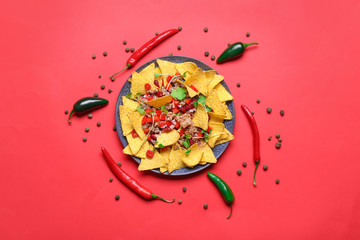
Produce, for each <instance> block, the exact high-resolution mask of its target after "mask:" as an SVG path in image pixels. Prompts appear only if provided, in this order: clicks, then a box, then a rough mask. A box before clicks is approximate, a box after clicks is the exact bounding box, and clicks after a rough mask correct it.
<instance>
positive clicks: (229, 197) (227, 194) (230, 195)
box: [207, 172, 235, 219]
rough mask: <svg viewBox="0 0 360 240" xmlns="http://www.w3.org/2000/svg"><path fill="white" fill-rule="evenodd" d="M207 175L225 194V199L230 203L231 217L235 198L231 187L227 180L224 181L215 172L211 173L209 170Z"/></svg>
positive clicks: (222, 193)
mask: <svg viewBox="0 0 360 240" xmlns="http://www.w3.org/2000/svg"><path fill="white" fill-rule="evenodd" d="M207 175H208V177H209V178H210V180H211V181H212V182H213V183H214V184H215V185H216V187H217V188H218V189H219V191H220V193H221V195H222V196H223V198H224V200H225V203H226V204H228V205H230V214H229V216H228V217H227V218H228V219H229V218H230V216H231V213H232V203H233V202H234V200H235V197H234V194H233V192H232V191H231V189H230V187H229V186H228V185H227V184H226V182H224V180H222V179H221V178H219V177H218V176H216V175H215V174H213V173H210V172H208V173H207Z"/></svg>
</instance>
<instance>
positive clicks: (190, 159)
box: [182, 143, 204, 168]
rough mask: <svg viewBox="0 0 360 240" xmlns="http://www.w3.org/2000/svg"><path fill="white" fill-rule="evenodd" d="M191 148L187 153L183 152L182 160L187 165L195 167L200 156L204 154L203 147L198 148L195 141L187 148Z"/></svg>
mask: <svg viewBox="0 0 360 240" xmlns="http://www.w3.org/2000/svg"><path fill="white" fill-rule="evenodd" d="M188 149H190V150H191V152H190V153H189V154H185V156H184V157H183V159H182V160H183V162H184V164H185V165H186V166H187V167H191V168H193V167H195V166H196V165H198V163H199V162H200V159H201V157H202V156H203V154H204V151H203V150H204V148H199V146H198V144H197V143H195V144H193V145H191V146H190V148H188Z"/></svg>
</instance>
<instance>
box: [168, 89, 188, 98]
mask: <svg viewBox="0 0 360 240" xmlns="http://www.w3.org/2000/svg"><path fill="white" fill-rule="evenodd" d="M186 92H187V90H186V88H182V87H177V88H175V89H174V90H173V91H172V92H171V96H172V97H173V98H176V99H178V100H180V101H182V100H184V99H185V97H186Z"/></svg>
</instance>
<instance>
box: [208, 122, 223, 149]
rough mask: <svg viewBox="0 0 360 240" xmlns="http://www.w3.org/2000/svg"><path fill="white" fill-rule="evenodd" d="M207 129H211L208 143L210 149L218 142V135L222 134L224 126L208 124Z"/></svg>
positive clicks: (214, 123)
mask: <svg viewBox="0 0 360 240" xmlns="http://www.w3.org/2000/svg"><path fill="white" fill-rule="evenodd" d="M209 127H210V128H211V129H212V131H211V133H210V135H209V141H208V144H209V146H210V147H211V148H213V147H214V146H215V142H216V141H217V140H218V138H219V137H220V135H221V134H222V133H224V128H225V126H224V124H222V123H216V122H211V121H210V122H209Z"/></svg>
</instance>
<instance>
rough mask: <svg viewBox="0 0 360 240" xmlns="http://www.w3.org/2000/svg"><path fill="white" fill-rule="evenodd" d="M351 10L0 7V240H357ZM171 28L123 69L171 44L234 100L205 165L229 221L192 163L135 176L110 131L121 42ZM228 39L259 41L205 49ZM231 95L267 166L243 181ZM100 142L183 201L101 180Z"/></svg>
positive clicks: (242, 152)
mask: <svg viewBox="0 0 360 240" xmlns="http://www.w3.org/2000/svg"><path fill="white" fill-rule="evenodd" d="M4 5H5V6H4ZM359 10H360V3H359V1H355V0H348V1H329V0H327V1H304V0H298V1H267V0H259V1H249V0H248V1H235V0H234V1H218V2H215V1H212V2H210V1H194V0H191V1H188V0H184V1H174V2H172V1H163V0H153V1H137V2H132V1H68V0H66V1H7V2H6V3H3V6H2V7H1V9H0V13H1V14H0V20H1V29H2V37H1V56H0V61H1V63H0V64H1V69H2V71H1V72H2V76H1V83H2V84H1V85H2V87H1V90H2V91H1V94H2V96H1V99H2V100H1V103H0V104H1V112H2V113H1V116H2V121H1V124H0V132H1V138H0V146H1V159H2V160H1V163H0V182H1V184H0V193H1V197H0V238H1V239H50V238H51V239H139V238H140V237H142V238H149V237H150V238H153V237H157V238H158V239H184V238H195V237H196V238H197V239H225V238H227V239H239V238H242V239H305V238H306V239H325V238H326V239H359V238H360V230H359V229H360V223H359V219H360V188H359V185H358V184H359V180H360V177H359V168H360V162H359V156H360V152H359V149H360V148H359V143H360V141H359V134H360V130H359V129H360V128H359V126H358V123H359V116H360V113H359V110H358V107H359V94H360V91H359V89H360V86H359V76H360V68H359V60H358V57H359V55H360V47H359V40H360V32H359V26H360V17H359V16H360V15H359ZM178 26H182V28H183V30H182V31H181V32H180V33H179V34H177V35H175V36H173V37H172V38H171V39H169V40H167V41H166V42H164V43H162V44H161V46H159V47H157V48H156V49H155V50H154V51H152V52H150V53H149V54H148V55H147V56H146V57H144V58H143V59H142V60H141V61H140V62H139V63H138V65H137V66H136V67H135V69H136V68H137V67H139V66H140V65H142V64H143V63H145V62H147V61H149V60H151V59H154V58H157V57H160V56H166V55H168V54H169V52H173V53H174V55H184V56H190V57H194V58H197V59H199V60H201V61H204V62H205V63H207V64H209V65H210V66H212V67H214V68H216V69H217V70H218V72H219V73H220V74H222V75H224V76H225V81H226V83H227V84H228V86H229V87H230V89H231V92H232V94H233V96H234V102H235V107H236V126H235V131H234V134H235V140H234V141H232V142H231V143H230V145H229V147H228V149H227V150H226V152H225V153H224V155H223V156H222V157H221V158H220V159H219V161H218V163H217V164H216V165H214V166H212V167H211V168H210V169H209V170H210V171H212V172H214V173H216V174H218V175H219V176H221V177H222V178H223V179H224V180H226V181H227V182H228V184H229V185H230V186H231V187H232V189H233V192H234V194H235V197H236V200H235V203H234V211H233V216H232V217H231V219H230V220H227V219H226V216H227V214H228V212H229V208H228V206H226V205H225V204H224V202H223V200H222V199H221V196H220V195H219V193H218V192H217V190H216V188H215V187H214V186H213V185H212V184H211V183H210V181H209V180H208V179H207V177H206V171H204V172H202V173H201V174H198V175H195V176H193V177H190V178H185V179H177V180H169V179H163V178H159V177H157V176H155V175H153V174H148V173H143V172H138V171H137V164H135V163H134V162H133V161H132V160H131V158H130V157H128V156H124V155H123V154H122V153H121V151H122V145H121V143H120V141H119V139H118V136H117V134H116V132H114V131H113V130H112V127H113V126H114V123H115V120H114V110H115V101H116V99H117V96H118V93H119V91H120V89H121V87H122V85H123V83H124V81H125V79H127V78H128V77H129V76H130V74H131V72H130V71H127V72H125V73H123V74H121V75H120V76H119V77H118V78H117V79H116V81H115V82H111V81H110V80H109V79H108V76H109V75H110V74H111V73H114V72H115V71H117V70H118V69H121V68H122V67H124V66H125V61H126V59H127V58H128V57H129V56H130V53H128V54H126V53H125V51H124V49H125V46H124V45H122V41H123V40H127V41H128V45H126V47H135V48H139V47H140V46H141V45H142V44H143V43H144V42H146V41H147V40H149V39H150V38H152V37H153V36H154V33H155V32H157V31H158V32H162V31H164V30H166V29H169V28H177V27H178ZM204 27H208V28H209V31H208V33H204V32H203V28H204ZM246 32H250V33H251V36H250V37H249V38H246V36H245V34H246ZM235 41H244V42H250V41H258V42H259V43H260V44H259V46H258V47H253V48H252V49H249V50H248V51H247V52H246V54H245V55H244V56H243V57H242V58H241V59H239V60H237V61H234V62H231V63H228V64H224V65H216V64H215V62H214V61H211V60H210V57H208V58H206V57H205V56H204V52H205V51H209V52H210V56H211V55H212V54H214V55H215V56H219V54H220V53H221V52H222V51H223V50H224V49H225V48H226V47H227V43H228V42H235ZM177 45H181V46H182V49H181V51H178V50H177ZM103 51H107V52H108V56H107V57H103V56H102V52H103ZM92 54H96V56H97V58H96V60H93V59H92V58H91V56H92ZM99 74H101V75H102V76H103V77H102V78H101V79H99V78H98V75H99ZM237 82H240V83H241V87H240V88H237V87H236V83H237ZM101 84H105V86H106V89H105V90H101V89H100V85H101ZM108 88H111V89H112V90H113V91H114V92H113V93H111V94H109V93H108V92H107V90H108ZM95 92H97V93H99V96H100V97H105V98H107V99H109V100H110V103H109V105H108V106H107V107H106V108H103V109H101V110H98V111H96V112H94V113H93V114H94V118H93V119H91V120H89V119H88V118H87V117H86V116H85V117H82V118H79V117H74V118H73V124H72V125H71V126H70V125H68V124H67V117H68V115H65V114H64V110H65V109H68V110H69V111H70V110H71V108H72V105H73V103H74V102H75V101H76V100H78V99H79V98H81V97H83V96H92V95H93V94H94V93H95ZM257 98H259V99H261V103H260V104H257V103H256V99H257ZM242 103H244V104H246V105H248V106H249V107H250V108H251V109H252V110H253V111H254V112H255V116H256V119H257V121H258V126H259V128H260V134H261V152H262V163H264V164H267V165H268V166H269V169H268V171H267V172H264V171H263V170H262V169H260V170H259V172H258V175H257V182H258V187H256V188H255V187H253V186H252V184H251V183H252V175H253V170H254V163H253V161H252V144H251V139H252V138H251V130H250V127H249V124H248V122H247V120H246V118H245V116H244V114H243V113H242V112H241V110H240V108H239V107H240V104H242ZM267 107H272V109H273V112H272V113H271V114H270V115H269V114H267V113H266V108H267ZM281 109H284V110H285V116H284V117H280V114H279V111H280V110H281ZM97 121H101V123H102V125H101V127H100V128H99V127H97V126H96V123H97ZM85 127H89V128H90V132H89V133H85V131H84V129H85ZM276 133H280V134H281V137H282V139H283V144H282V147H281V149H280V150H277V149H275V142H276V139H275V137H274V135H275V134H276ZM268 136H273V139H272V141H270V142H269V141H268V140H267V138H268ZM83 137H87V138H88V141H87V142H86V143H83V141H82V138H83ZM101 146H105V147H106V148H107V149H108V151H109V152H110V153H111V154H112V155H113V157H114V158H115V159H116V160H117V161H121V162H122V165H123V168H124V169H125V170H126V171H127V172H129V173H130V174H131V175H132V176H134V177H135V178H136V179H138V180H139V181H140V182H142V183H143V184H144V185H146V186H148V187H149V188H151V189H152V190H153V191H154V192H155V193H157V194H158V195H161V196H163V197H165V198H172V197H175V198H176V200H178V199H181V200H182V201H183V203H182V205H178V204H177V203H174V204H166V203H163V202H161V201H151V202H148V201H145V200H143V199H141V198H139V197H138V196H137V195H135V194H134V193H133V192H131V191H130V190H128V189H127V188H126V187H125V186H124V185H122V184H121V183H120V182H119V181H117V179H115V180H114V182H113V183H109V178H110V177H113V175H112V173H111V172H110V170H109V169H108V167H107V166H106V164H105V162H104V160H103V158H102V155H101V151H100V147H101ZM243 161H246V162H247V163H248V166H247V167H246V168H243V167H242V166H241V163H242V162H243ZM261 167H262V165H261ZM237 169H241V170H242V175H241V176H237V174H236V170H237ZM276 178H279V179H280V184H279V185H276V184H275V179H276ZM184 186H186V187H187V189H188V190H187V192H186V193H183V192H182V187H184ZM116 194H119V195H120V200H119V201H115V200H114V196H115V195H116ZM204 203H207V204H208V205H209V208H208V209H207V210H204V209H203V204H204Z"/></svg>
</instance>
